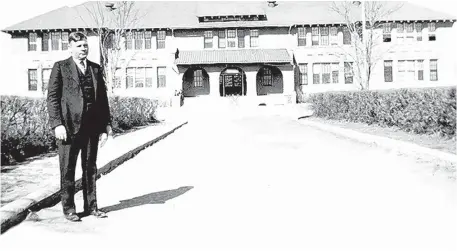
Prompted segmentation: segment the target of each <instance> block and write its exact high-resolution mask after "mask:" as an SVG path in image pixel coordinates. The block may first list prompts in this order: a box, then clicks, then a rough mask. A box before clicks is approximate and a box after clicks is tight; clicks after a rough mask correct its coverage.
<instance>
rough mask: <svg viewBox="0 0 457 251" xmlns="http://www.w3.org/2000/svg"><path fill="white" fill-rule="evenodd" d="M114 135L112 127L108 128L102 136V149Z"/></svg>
mask: <svg viewBox="0 0 457 251" xmlns="http://www.w3.org/2000/svg"><path fill="white" fill-rule="evenodd" d="M111 135H112V131H111V126H106V132H104V133H102V134H101V135H100V147H103V146H104V145H105V143H106V141H107V140H108V136H111Z"/></svg>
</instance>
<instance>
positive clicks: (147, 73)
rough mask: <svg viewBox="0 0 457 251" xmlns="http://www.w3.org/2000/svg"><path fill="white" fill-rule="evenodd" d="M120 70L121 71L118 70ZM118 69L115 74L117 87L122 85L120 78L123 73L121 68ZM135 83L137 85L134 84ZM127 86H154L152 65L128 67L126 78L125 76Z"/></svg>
mask: <svg viewBox="0 0 457 251" xmlns="http://www.w3.org/2000/svg"><path fill="white" fill-rule="evenodd" d="M118 70H119V71H118ZM118 70H116V72H115V73H114V74H115V83H114V85H115V87H114V88H117V86H119V87H120V86H121V83H120V79H121V76H120V75H121V73H120V69H118ZM134 83H135V85H134ZM125 84H126V88H133V87H134V86H135V88H144V87H148V88H150V87H152V67H127V69H126V78H125Z"/></svg>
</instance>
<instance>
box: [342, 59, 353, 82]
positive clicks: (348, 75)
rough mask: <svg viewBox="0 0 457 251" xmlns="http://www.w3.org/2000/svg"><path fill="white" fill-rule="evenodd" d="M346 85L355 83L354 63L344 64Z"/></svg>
mask: <svg viewBox="0 0 457 251" xmlns="http://www.w3.org/2000/svg"><path fill="white" fill-rule="evenodd" d="M344 83H345V84H353V83H354V67H353V62H344Z"/></svg>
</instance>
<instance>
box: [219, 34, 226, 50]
mask: <svg viewBox="0 0 457 251" xmlns="http://www.w3.org/2000/svg"><path fill="white" fill-rule="evenodd" d="M218 37H219V48H225V47H226V43H227V39H226V38H225V30H221V31H219V35H218Z"/></svg>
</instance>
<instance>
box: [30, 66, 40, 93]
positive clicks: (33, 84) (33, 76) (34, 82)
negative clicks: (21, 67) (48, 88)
mask: <svg viewBox="0 0 457 251" xmlns="http://www.w3.org/2000/svg"><path fill="white" fill-rule="evenodd" d="M37 72H38V70H37V69H29V91H37V90H38V76H37Z"/></svg>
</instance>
